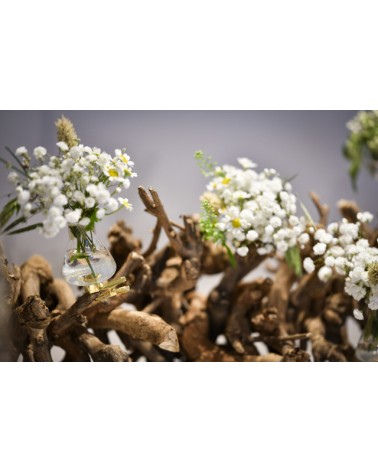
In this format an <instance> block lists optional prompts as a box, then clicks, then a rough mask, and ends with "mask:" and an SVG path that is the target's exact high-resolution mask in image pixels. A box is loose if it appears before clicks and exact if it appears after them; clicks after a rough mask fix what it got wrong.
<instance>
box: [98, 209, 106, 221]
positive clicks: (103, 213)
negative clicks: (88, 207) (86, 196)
mask: <svg viewBox="0 0 378 472" xmlns="http://www.w3.org/2000/svg"><path fill="white" fill-rule="evenodd" d="M96 216H97V219H99V220H102V219H103V218H104V216H105V210H104V209H103V208H99V209H98V210H97V212H96Z"/></svg>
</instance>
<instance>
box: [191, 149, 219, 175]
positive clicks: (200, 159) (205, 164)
mask: <svg viewBox="0 0 378 472" xmlns="http://www.w3.org/2000/svg"><path fill="white" fill-rule="evenodd" d="M194 157H195V159H196V161H197V164H198V166H199V168H200V171H201V174H202V175H204V176H205V177H209V176H211V175H214V172H215V168H216V166H217V163H216V162H215V161H214V160H213V158H212V157H211V156H205V155H204V153H203V151H197V152H196V153H195V154H194Z"/></svg>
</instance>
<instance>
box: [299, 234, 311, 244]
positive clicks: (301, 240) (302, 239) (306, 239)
mask: <svg viewBox="0 0 378 472" xmlns="http://www.w3.org/2000/svg"><path fill="white" fill-rule="evenodd" d="M309 241H310V236H309V235H308V233H302V234H301V235H300V236H299V238H298V242H299V243H300V244H303V245H304V244H307V243H308V242H309Z"/></svg>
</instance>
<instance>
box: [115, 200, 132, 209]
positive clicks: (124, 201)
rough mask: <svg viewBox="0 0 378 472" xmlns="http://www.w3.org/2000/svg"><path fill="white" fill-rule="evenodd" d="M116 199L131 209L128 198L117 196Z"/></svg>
mask: <svg viewBox="0 0 378 472" xmlns="http://www.w3.org/2000/svg"><path fill="white" fill-rule="evenodd" d="M118 201H119V203H120V204H121V205H122V206H124V207H125V208H126V209H127V210H132V209H133V206H132V205H131V203H130V202H129V200H128V199H127V198H122V197H119V198H118Z"/></svg>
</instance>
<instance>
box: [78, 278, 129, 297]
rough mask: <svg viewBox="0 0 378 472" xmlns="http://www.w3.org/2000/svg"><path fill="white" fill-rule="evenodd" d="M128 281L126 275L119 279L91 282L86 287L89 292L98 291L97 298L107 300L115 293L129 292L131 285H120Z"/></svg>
mask: <svg viewBox="0 0 378 472" xmlns="http://www.w3.org/2000/svg"><path fill="white" fill-rule="evenodd" d="M125 282H126V277H118V278H117V279H114V280H111V281H109V282H104V283H97V284H91V285H88V286H86V287H85V291H86V292H87V293H98V294H99V295H98V297H97V298H96V300H107V299H108V298H110V297H114V296H115V295H120V294H121V293H127V292H129V291H130V286H129V285H124V286H122V287H118V285H121V284H123V283H125Z"/></svg>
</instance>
